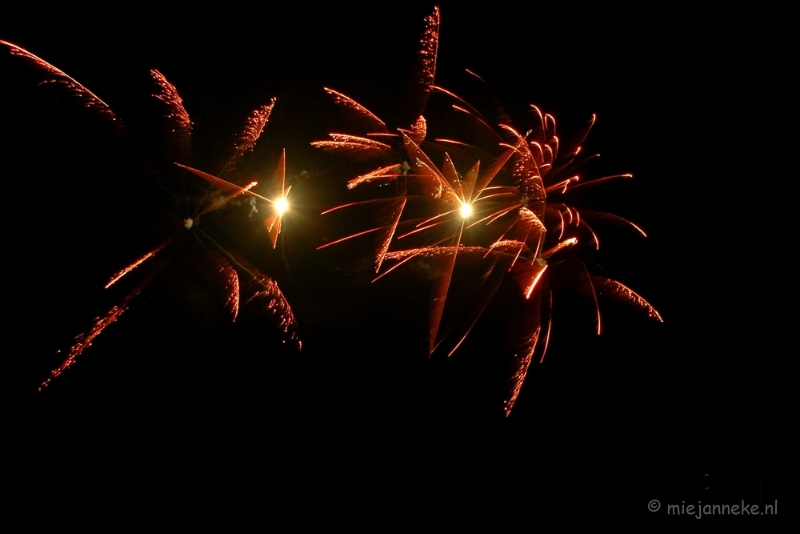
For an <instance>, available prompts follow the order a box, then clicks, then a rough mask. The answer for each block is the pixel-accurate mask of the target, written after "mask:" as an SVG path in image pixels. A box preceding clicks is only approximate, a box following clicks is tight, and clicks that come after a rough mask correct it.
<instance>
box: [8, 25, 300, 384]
mask: <svg viewBox="0 0 800 534" xmlns="http://www.w3.org/2000/svg"><path fill="white" fill-rule="evenodd" d="M0 44H2V45H4V46H5V47H6V48H7V49H8V50H9V52H10V53H11V54H12V55H14V56H19V57H22V58H23V59H25V60H27V61H28V62H29V63H30V64H31V65H33V66H34V68H36V69H39V71H41V72H42V73H43V74H44V75H45V76H46V77H47V79H46V80H45V81H46V82H47V83H49V84H53V85H56V86H58V87H59V88H61V89H62V90H63V93H64V94H65V95H67V96H68V97H71V98H74V99H76V100H77V102H78V103H79V104H80V105H81V106H82V107H86V108H89V109H91V110H92V111H95V112H97V113H99V114H100V115H101V116H102V118H103V119H105V120H109V121H112V122H113V123H114V124H115V128H116V131H117V132H118V133H119V134H120V136H122V137H123V138H124V139H126V140H128V141H130V142H131V143H133V141H132V140H131V138H130V136H129V135H128V133H127V130H126V129H125V127H124V126H123V125H122V122H121V121H119V120H118V119H117V116H116V114H115V113H114V112H113V111H112V110H111V109H110V108H109V107H108V105H107V104H106V103H105V102H103V101H102V100H100V99H99V98H98V97H97V96H96V95H95V94H94V93H92V92H91V91H89V90H88V89H86V87H84V86H83V85H82V84H80V83H79V82H78V81H76V80H75V79H74V78H72V77H70V76H68V75H67V74H65V73H64V72H63V71H61V70H60V69H57V68H56V67H54V66H52V65H50V64H49V63H47V62H46V61H44V60H43V59H41V58H39V57H38V56H35V55H34V54H32V53H30V52H28V51H26V50H23V49H22V48H20V47H17V46H15V45H13V44H11V43H7V42H5V41H0ZM151 75H152V79H153V81H154V83H155V86H156V88H157V90H156V92H155V94H154V95H153V96H154V97H155V98H156V99H157V101H159V102H160V103H161V105H163V106H164V113H163V114H162V117H161V118H162V120H163V121H166V127H165V130H166V131H168V132H170V134H169V135H168V136H167V138H166V139H165V145H167V146H165V147H161V149H162V150H163V151H164V152H165V153H167V154H168V155H169V156H171V157H174V159H177V160H179V161H183V162H186V161H188V160H189V158H190V150H191V146H190V142H191V130H192V123H191V120H190V117H189V114H188V113H187V111H186V109H185V108H184V106H183V101H182V99H181V97H180V96H179V94H178V92H177V90H176V88H175V86H173V85H172V84H171V83H170V82H169V81H167V79H166V77H165V76H164V75H163V74H161V73H160V72H158V71H156V70H153V71H151ZM274 104H275V99H272V101H271V102H270V103H269V104H267V105H265V106H262V107H260V108H258V109H256V110H255V111H254V112H253V114H252V115H251V116H250V117H249V119H248V120H247V123H246V126H245V128H244V129H243V131H242V133H241V134H240V135H239V136H238V140H237V142H236V145H235V147H234V154H233V156H232V157H231V158H230V159H229V160H228V162H227V163H226V165H225V166H224V167H223V169H222V171H221V172H220V175H221V176H225V175H226V174H227V173H229V171H231V170H232V169H234V167H235V165H236V164H237V162H238V161H239V160H240V159H241V158H242V156H243V155H244V154H246V153H247V152H248V151H250V150H252V149H253V147H254V145H255V143H256V142H257V140H258V139H259V137H260V136H261V133H262V131H263V129H264V126H265V125H266V124H267V121H268V120H269V116H270V113H271V111H272V109H273V107H274ZM284 160H285V155H284V154H282V155H281V157H280V162H279V165H278V169H277V170H276V171H275V175H274V177H273V181H274V182H276V184H277V186H278V187H277V190H276V191H275V192H276V196H275V197H273V199H276V200H270V199H267V198H265V197H262V196H261V195H258V194H256V193H254V192H253V191H251V189H252V188H253V187H254V186H255V185H256V184H255V182H253V183H250V184H248V185H247V186H244V187H242V186H238V185H236V184H234V183H232V182H230V181H228V180H226V179H224V178H220V177H216V176H213V175H210V174H207V173H204V172H202V171H198V170H196V169H193V168H191V167H188V166H187V165H184V164H182V163H178V164H177V165H178V167H181V168H183V169H186V170H189V171H191V173H193V174H194V175H197V176H200V177H202V178H204V179H205V180H206V181H208V182H209V183H211V185H212V186H213V188H211V189H206V191H205V192H204V193H203V194H201V196H200V197H199V199H198V198H195V199H191V198H184V199H182V202H181V204H183V205H184V208H183V209H185V210H186V211H185V212H184V213H183V214H182V215H179V217H177V218H176V217H173V219H174V220H176V222H178V224H177V225H175V226H176V228H172V229H170V228H165V229H162V233H166V234H167V237H166V238H165V239H163V240H162V241H161V243H159V244H158V245H157V246H155V247H154V248H153V249H152V250H150V251H149V252H147V253H146V254H144V255H143V256H141V257H140V258H138V259H136V260H135V261H133V262H132V263H130V264H129V265H127V266H126V267H124V268H122V269H120V270H119V271H118V272H117V273H116V274H114V275H113V276H112V277H111V278H110V279H109V280H108V282H107V283H106V284H105V286H104V287H105V288H106V289H109V288H111V287H112V286H114V288H116V287H118V286H122V285H125V284H124V282H125V281H126V280H129V279H133V278H136V280H133V281H132V283H131V284H128V287H127V289H122V291H123V295H122V297H121V301H120V302H119V304H117V305H115V306H113V307H112V308H111V309H110V310H109V311H108V312H107V313H105V314H104V315H102V316H101V317H98V318H97V319H95V321H94V323H93V324H92V326H91V327H90V328H89V330H88V331H87V332H85V333H83V334H81V335H79V336H78V337H77V338H76V340H75V343H74V344H73V345H72V347H71V348H70V349H69V351H68V354H67V357H66V358H65V359H64V360H63V362H62V363H61V364H60V365H59V366H57V367H56V368H55V369H53V370H52V371H51V373H50V376H49V377H48V378H47V379H46V380H44V381H43V382H42V383H41V386H40V390H41V389H43V388H45V387H47V386H48V385H49V384H50V383H51V381H52V380H53V379H55V378H56V377H58V376H59V375H61V374H62V373H63V372H64V371H65V370H67V369H68V368H70V367H71V366H72V365H73V364H74V363H75V361H76V360H77V358H78V357H79V356H80V355H81V354H82V353H83V352H84V351H85V350H86V349H87V348H88V347H90V346H91V345H92V343H93V341H94V340H95V339H96V338H97V337H98V336H100V334H102V333H103V332H104V331H105V329H106V328H108V327H109V326H110V325H111V324H113V323H114V322H116V321H117V320H118V319H119V318H120V317H121V316H122V314H123V313H124V312H125V311H126V310H127V309H128V308H129V306H130V304H131V302H132V301H133V300H134V299H135V298H136V297H137V296H138V295H139V294H140V293H141V292H142V291H143V290H144V289H145V288H146V287H147V286H148V285H149V283H150V282H151V281H152V280H153V279H154V277H156V276H158V275H159V273H160V272H162V271H163V270H164V269H165V267H167V266H168V265H169V266H170V269H174V268H175V267H176V266H178V267H177V268H178V269H179V270H184V271H185V274H186V275H188V274H189V272H190V271H191V273H192V275H191V276H197V277H199V278H200V279H204V280H207V281H208V283H209V286H208V287H207V290H208V291H209V292H211V293H214V294H215V295H216V296H217V297H218V298H219V303H220V305H221V307H222V308H223V309H225V310H226V312H227V315H228V316H229V318H230V320H231V321H235V320H236V318H237V317H238V316H239V315H240V313H241V309H242V308H243V307H244V306H247V309H248V310H249V311H248V313H249V314H250V315H254V316H259V317H260V318H262V319H263V320H265V321H267V322H269V323H271V324H272V326H273V328H275V329H276V330H278V331H279V332H280V334H279V335H280V337H281V338H282V341H283V343H289V344H293V345H295V346H296V347H297V348H298V349H299V347H300V340H299V337H298V330H297V324H296V321H295V319H294V315H293V313H292V310H291V307H290V306H289V304H288V302H287V301H286V299H285V298H284V296H283V293H282V292H281V290H280V289H279V287H278V285H277V284H276V283H275V282H274V281H273V280H272V279H270V278H269V277H267V276H266V275H264V274H263V273H261V272H260V271H259V270H258V269H257V268H255V267H254V266H253V265H251V264H250V263H249V262H247V261H246V260H245V259H244V258H242V257H241V256H239V255H237V254H235V253H234V252H232V251H230V250H228V249H227V248H226V247H225V246H223V245H221V244H220V243H219V242H218V241H217V240H215V239H214V238H213V237H212V236H211V235H210V234H208V233H207V232H205V231H204V230H203V229H202V228H200V227H198V222H199V220H200V218H201V217H202V216H203V215H205V214H207V213H210V212H212V211H215V210H218V209H220V208H222V207H223V206H225V205H228V204H229V203H230V202H231V200H233V199H235V198H237V197H239V196H241V195H244V194H246V195H250V196H252V197H253V198H259V199H261V200H264V201H265V202H268V203H272V204H274V205H275V206H282V209H281V210H275V214H271V215H269V216H268V217H267V219H266V221H265V224H266V225H267V227H268V231H269V235H270V240H271V242H272V244H273V247H274V246H275V242H276V239H277V235H278V233H279V232H280V228H281V224H280V218H281V216H282V213H283V211H284V210H285V207H286V205H285V202H286V200H285V198H286V194H287V193H288V189H286V190H284ZM178 167H175V169H176V170H177V168H178ZM179 172H181V171H179ZM164 174H169V175H174V174H175V172H171V171H169V170H167V172H166V173H164ZM182 181H183V179H179V182H182ZM161 186H162V187H163V188H164V189H166V190H168V191H169V190H170V189H175V187H174V186H173V185H171V184H170V183H164V182H162V183H161ZM183 187H184V190H185V187H186V186H185V185H184V186H183ZM140 272H141V275H140V276H138V278H137V277H136V276H134V274H135V273H140Z"/></svg>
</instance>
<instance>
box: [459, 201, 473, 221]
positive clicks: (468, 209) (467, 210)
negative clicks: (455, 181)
mask: <svg viewBox="0 0 800 534" xmlns="http://www.w3.org/2000/svg"><path fill="white" fill-rule="evenodd" d="M470 215H472V206H470V205H469V204H467V203H463V204H461V216H462V217H464V218H465V219H466V218H467V217H469V216H470Z"/></svg>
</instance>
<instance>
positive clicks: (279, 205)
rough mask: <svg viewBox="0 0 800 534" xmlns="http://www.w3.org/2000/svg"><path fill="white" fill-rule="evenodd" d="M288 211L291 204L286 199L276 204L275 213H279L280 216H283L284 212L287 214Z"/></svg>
mask: <svg viewBox="0 0 800 534" xmlns="http://www.w3.org/2000/svg"><path fill="white" fill-rule="evenodd" d="M287 209H289V203H288V202H286V199H285V198H282V199H280V200H278V201H276V202H275V211H277V212H278V215H283V212H285V211H286V210H287Z"/></svg>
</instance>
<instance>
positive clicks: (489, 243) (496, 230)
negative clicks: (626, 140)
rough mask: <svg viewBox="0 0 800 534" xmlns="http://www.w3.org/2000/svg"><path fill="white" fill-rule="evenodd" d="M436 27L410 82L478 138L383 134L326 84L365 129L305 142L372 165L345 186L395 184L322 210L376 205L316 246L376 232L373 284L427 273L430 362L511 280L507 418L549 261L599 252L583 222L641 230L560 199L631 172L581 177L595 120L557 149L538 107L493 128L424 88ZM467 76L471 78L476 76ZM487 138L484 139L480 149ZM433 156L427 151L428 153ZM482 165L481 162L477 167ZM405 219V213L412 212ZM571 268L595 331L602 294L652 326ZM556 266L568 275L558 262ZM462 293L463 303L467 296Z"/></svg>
mask: <svg viewBox="0 0 800 534" xmlns="http://www.w3.org/2000/svg"><path fill="white" fill-rule="evenodd" d="M438 29H439V13H438V10H437V11H436V12H435V13H434V14H433V15H432V16H430V17H428V18H427V19H426V28H425V32H424V36H423V39H422V51H421V52H420V58H421V62H420V65H421V67H420V75H419V79H420V80H421V81H422V84H423V85H424V87H425V88H426V91H427V92H426V94H425V96H426V98H425V102H427V96H429V95H430V93H432V92H435V93H438V94H441V95H444V98H446V99H449V100H450V101H452V102H453V103H452V105H451V109H452V110H454V111H455V112H456V113H457V114H459V115H461V116H463V117H466V118H467V119H468V120H469V122H471V123H472V124H473V125H477V126H478V133H479V135H478V137H477V139H468V140H467V139H463V138H461V139H454V138H437V139H436V140H435V142H431V141H426V140H425V136H426V135H427V131H428V126H429V124H428V121H427V120H426V119H425V118H423V117H422V115H420V116H419V117H420V118H419V120H418V121H417V122H416V123H415V124H414V125H413V126H412V128H411V129H408V130H404V129H398V130H397V133H391V132H389V131H388V129H387V127H386V124H385V122H384V121H382V120H381V119H379V118H378V117H377V116H376V115H374V114H373V113H372V112H370V111H369V110H368V109H367V108H366V107H364V106H363V105H361V104H359V103H357V102H356V101H355V100H353V99H351V98H350V97H346V96H345V95H342V94H341V93H338V92H335V91H332V90H330V89H326V91H327V92H328V93H329V94H331V95H332V96H333V97H334V100H335V102H336V103H337V104H339V105H341V106H343V108H344V110H345V112H346V114H347V115H349V116H350V117H351V118H353V119H355V120H354V124H356V125H357V127H359V128H360V129H361V130H362V131H364V130H366V133H364V134H360V135H351V134H345V133H335V134H331V139H330V140H328V141H318V142H315V143H312V144H313V145H314V146H316V147H318V148H323V149H325V150H330V151H336V152H339V153H344V154H346V155H348V156H350V157H351V158H352V159H353V160H355V161H356V162H361V161H367V164H368V165H370V167H367V168H368V169H369V170H367V171H366V172H364V173H362V174H359V175H357V176H356V177H354V178H351V179H350V180H349V181H348V182H347V188H348V189H355V188H358V187H361V186H367V185H369V184H373V185H374V184H378V185H384V184H394V185H395V187H394V190H395V191H396V194H394V195H390V196H388V197H386V196H378V197H376V198H373V199H369V198H368V199H366V200H359V201H356V202H352V203H347V204H343V205H340V206H336V207H333V208H331V209H329V210H327V211H325V212H324V213H330V212H334V211H338V210H341V209H346V208H353V207H355V206H362V207H364V206H371V207H373V208H376V209H375V213H376V215H377V221H376V222H377V225H376V226H373V227H371V228H367V229H364V230H361V231H358V232H355V233H352V234H350V235H347V236H345V237H342V238H340V239H336V240H333V241H330V242H328V243H326V244H324V245H322V246H321V247H320V248H325V247H328V246H331V245H336V244H338V243H341V242H343V241H347V240H350V239H355V238H360V236H365V235H378V236H379V239H378V240H377V244H376V246H375V271H376V272H377V273H378V276H377V277H376V278H375V280H378V279H381V278H383V277H384V276H386V275H389V273H392V272H394V271H396V270H398V269H401V268H406V267H409V266H411V265H414V264H417V265H418V266H419V267H421V268H423V270H422V271H419V272H424V273H425V274H424V276H425V277H426V278H428V279H430V280H431V282H432V286H431V287H432V289H431V312H430V323H429V324H430V329H429V332H428V348H429V354H431V355H432V354H434V352H442V353H443V354H446V355H448V356H450V355H452V354H453V353H454V352H455V351H456V349H457V348H458V347H459V346H460V345H461V344H462V343H463V342H464V340H465V339H466V338H467V336H468V334H469V333H470V331H471V330H472V328H473V327H474V325H475V324H476V322H477V320H478V319H479V317H480V316H481V314H482V313H483V311H484V310H485V308H486V306H487V305H488V303H489V302H490V301H491V299H492V298H493V296H494V295H495V293H496V291H497V289H498V288H499V286H500V284H501V282H502V281H503V279H504V278H505V276H506V274H510V275H511V277H512V278H513V279H514V280H516V281H517V283H518V284H519V287H520V290H521V292H522V295H523V296H524V298H525V299H526V301H527V302H528V305H526V306H525V308H524V310H522V311H520V312H519V313H518V314H517V318H516V320H515V321H514V322H515V324H513V325H509V328H508V335H507V341H506V348H505V353H506V355H507V357H508V359H509V360H508V386H507V394H506V397H505V399H504V410H505V413H506V415H508V414H510V413H511V410H512V408H513V406H514V404H515V402H516V400H517V398H518V395H519V392H520V390H521V387H522V384H523V382H524V379H525V376H526V374H527V372H528V369H529V367H530V364H531V362H532V361H533V360H534V359H538V360H539V361H542V360H543V358H544V354H545V352H546V349H547V344H548V339H549V333H550V317H549V310H550V308H551V303H552V291H551V289H550V286H549V284H548V283H547V281H546V277H545V274H546V272H547V271H548V266H549V265H552V264H554V263H555V264H559V263H561V262H562V261H563V260H564V259H565V258H567V257H568V255H569V250H570V249H574V247H575V246H576V245H578V244H580V243H583V242H588V243H589V244H590V245H592V246H593V247H594V248H597V247H599V238H598V235H597V233H596V232H595V230H594V228H593V227H592V225H591V224H590V222H591V221H602V220H604V219H605V220H609V219H611V220H614V221H618V222H623V223H625V224H628V225H630V226H631V227H633V228H634V229H636V230H637V231H638V232H640V233H641V234H642V235H644V232H643V231H642V230H641V229H640V228H639V227H638V226H636V225H635V224H633V223H631V222H629V221H627V220H625V219H622V218H620V217H617V216H615V215H610V214H603V213H598V212H583V211H579V210H578V209H576V208H575V207H573V206H571V205H570V204H568V203H567V201H566V198H567V196H568V194H569V192H571V191H572V190H575V189H577V188H580V187H584V186H586V185H590V184H599V183H602V182H606V181H608V180H612V179H617V178H629V177H630V175H629V174H621V175H615V176H607V177H602V178H597V179H594V180H590V181H587V182H581V181H580V180H581V178H580V174H579V170H580V168H581V166H582V164H583V163H584V162H585V161H586V160H587V159H589V158H591V157H593V156H589V158H587V157H581V145H582V143H583V141H584V139H585V137H586V135H587V134H588V132H589V130H590V128H591V125H592V123H593V122H594V117H593V118H592V121H591V122H590V124H589V125H587V127H586V128H585V129H584V130H583V131H582V132H580V133H579V134H578V135H577V136H575V137H574V138H573V139H572V140H571V141H570V142H569V143H566V144H564V146H560V145H561V141H560V140H559V137H558V136H557V135H556V131H555V119H554V118H553V116H551V115H549V114H544V113H542V112H541V111H540V110H539V108H537V107H536V106H531V108H530V118H529V122H530V123H531V124H528V125H527V127H526V129H525V130H518V129H516V128H515V127H514V126H513V125H512V124H511V123H510V122H509V120H508V119H507V118H505V117H506V116H505V114H503V117H504V118H503V119H502V120H501V121H498V122H495V121H492V120H490V119H487V118H486V117H485V116H484V115H483V114H481V113H480V111H478V109H477V108H475V107H474V106H472V105H470V104H469V103H468V102H466V101H465V100H463V99H461V98H460V97H458V96H457V95H456V94H454V93H453V92H451V91H448V90H446V89H443V88H441V87H437V86H435V85H434V84H433V81H434V74H435V65H436V60H435V56H436V49H437V47H438V41H439V38H438V35H439V32H438ZM468 72H469V71H468ZM470 74H472V75H473V76H474V77H476V78H477V75H474V73H472V72H470ZM481 81H482V80H481ZM521 132H525V133H521ZM462 135H463V134H462ZM486 139H489V143H488V145H487V143H486V142H485V140H486ZM479 147H482V148H479ZM434 153H435V154H436V156H432V154H434ZM451 154H452V155H451ZM456 156H457V157H456ZM434 160H436V161H437V162H441V164H440V165H439V164H437V163H434ZM481 160H483V161H484V162H486V163H484V164H482V162H481ZM459 162H461V163H459ZM375 165H377V167H376V166H375ZM462 165H463V166H462ZM459 169H461V170H459ZM412 192H413V194H412ZM412 204H413V206H412ZM410 213H413V215H412V216H409V214H410ZM459 265H463V266H465V267H464V269H467V270H469V269H468V268H467V267H466V266H467V265H472V266H473V267H474V266H475V265H480V268H477V269H473V270H472V271H470V272H473V276H474V279H473V280H474V281H473V282H472V287H471V288H470V289H469V290H466V292H465V289H464V287H463V286H462V287H460V288H459V290H458V292H455V291H454V287H453V280H454V272H455V271H456V269H457V268H458V266H459ZM577 265H578V266H579V268H578V269H577V270H575V269H573V271H572V275H573V276H578V279H577V282H578V283H580V284H586V285H588V287H589V289H590V293H591V295H592V296H593V298H594V302H595V305H596V306H597V332H598V333H599V332H600V313H599V304H598V301H597V299H598V297H599V296H603V297H606V298H611V299H614V300H622V301H625V302H627V303H629V304H632V305H633V306H635V307H637V308H639V309H642V310H644V311H645V312H646V313H647V314H648V315H650V316H651V317H653V318H655V319H657V320H659V321H660V320H661V316H660V315H659V314H658V312H657V311H656V310H655V309H654V308H653V307H652V306H651V305H650V304H649V303H648V302H647V301H646V300H644V299H643V298H642V297H641V296H639V295H638V294H636V293H635V292H633V291H632V290H631V289H629V288H627V287H626V286H624V285H622V284H620V283H619V282H616V281H614V280H610V279H608V278H605V277H601V276H597V275H593V274H591V273H590V272H589V269H588V268H587V266H586V264H585V262H583V261H582V260H578V263H577ZM418 270H419V269H418ZM559 271H560V272H561V273H562V274H563V273H569V270H568V269H564V268H563V267H562V266H559ZM465 294H469V295H471V296H470V297H469V298H465Z"/></svg>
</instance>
